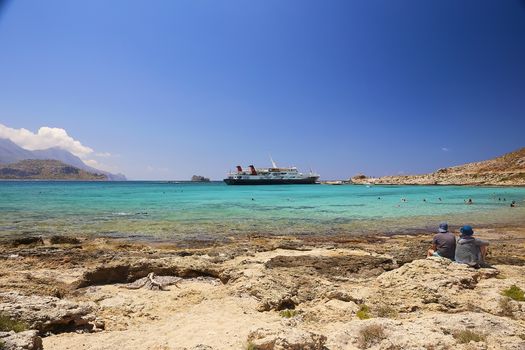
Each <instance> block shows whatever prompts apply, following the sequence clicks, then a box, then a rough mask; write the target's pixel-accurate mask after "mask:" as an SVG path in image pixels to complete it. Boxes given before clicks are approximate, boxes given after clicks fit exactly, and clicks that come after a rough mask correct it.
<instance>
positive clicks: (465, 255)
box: [455, 226, 489, 266]
mask: <svg viewBox="0 0 525 350" xmlns="http://www.w3.org/2000/svg"><path fill="white" fill-rule="evenodd" d="M473 234H474V231H473V230H472V227H470V226H463V227H462V228H461V236H460V237H459V239H458V242H457V244H456V253H455V260H456V262H458V263H461V264H467V265H469V266H480V265H482V264H484V262H485V255H486V249H487V246H488V245H489V242H486V241H482V240H480V239H477V238H474V237H472V235H473Z"/></svg>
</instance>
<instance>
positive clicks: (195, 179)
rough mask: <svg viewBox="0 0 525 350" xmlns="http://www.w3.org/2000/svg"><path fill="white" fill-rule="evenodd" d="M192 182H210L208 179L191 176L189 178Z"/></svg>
mask: <svg viewBox="0 0 525 350" xmlns="http://www.w3.org/2000/svg"><path fill="white" fill-rule="evenodd" d="M191 181H192V182H210V179H209V178H207V177H204V176H200V175H193V176H192V177H191Z"/></svg>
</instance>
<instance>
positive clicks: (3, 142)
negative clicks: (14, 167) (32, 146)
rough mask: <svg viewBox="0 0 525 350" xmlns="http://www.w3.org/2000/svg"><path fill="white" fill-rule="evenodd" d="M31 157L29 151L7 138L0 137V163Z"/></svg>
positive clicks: (31, 154)
mask: <svg viewBox="0 0 525 350" xmlns="http://www.w3.org/2000/svg"><path fill="white" fill-rule="evenodd" d="M31 157H33V153H32V152H31V151H28V150H26V149H23V148H22V147H20V146H18V145H17V144H15V143H14V142H13V141H11V140H9V139H0V163H3V164H9V163H15V162H18V161H19V160H23V159H30V158H31Z"/></svg>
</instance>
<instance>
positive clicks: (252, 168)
mask: <svg viewBox="0 0 525 350" xmlns="http://www.w3.org/2000/svg"><path fill="white" fill-rule="evenodd" d="M249 168H250V171H251V173H252V175H257V170H255V167H254V166H253V165H250V166H249Z"/></svg>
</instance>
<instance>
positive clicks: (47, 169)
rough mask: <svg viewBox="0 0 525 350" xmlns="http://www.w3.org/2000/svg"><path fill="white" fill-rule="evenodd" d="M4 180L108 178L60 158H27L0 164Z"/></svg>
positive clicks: (1, 177)
mask: <svg viewBox="0 0 525 350" xmlns="http://www.w3.org/2000/svg"><path fill="white" fill-rule="evenodd" d="M0 179H4V180H18V179H20V180H107V179H108V178H107V176H106V175H104V174H95V173H90V172H87V171H85V170H82V169H79V168H76V167H74V166H71V165H67V164H64V163H62V162H60V161H58V160H49V159H46V160H39V159H26V160H21V161H19V162H17V163H13V164H7V165H0Z"/></svg>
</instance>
